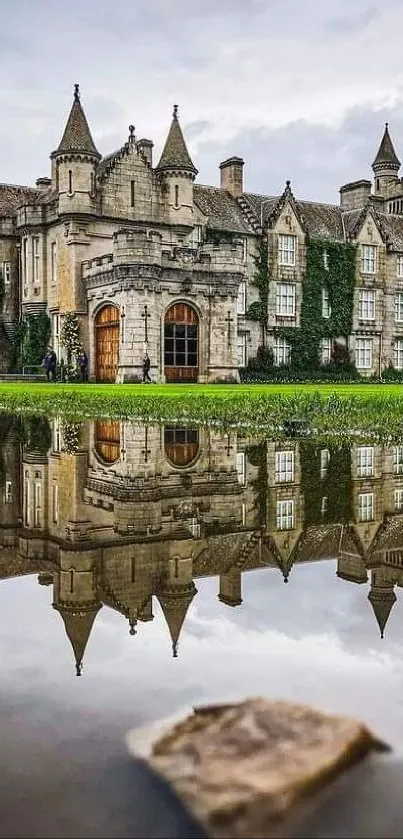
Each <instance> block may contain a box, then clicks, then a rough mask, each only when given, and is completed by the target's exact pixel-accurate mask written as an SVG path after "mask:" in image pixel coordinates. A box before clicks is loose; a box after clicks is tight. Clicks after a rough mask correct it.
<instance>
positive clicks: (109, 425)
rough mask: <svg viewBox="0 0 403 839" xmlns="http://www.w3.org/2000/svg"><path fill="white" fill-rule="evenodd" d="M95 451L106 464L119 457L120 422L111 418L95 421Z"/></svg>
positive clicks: (113, 461)
mask: <svg viewBox="0 0 403 839" xmlns="http://www.w3.org/2000/svg"><path fill="white" fill-rule="evenodd" d="M94 442H95V451H96V453H97V455H98V456H99V457H100V458H101V460H103V462H104V463H107V464H108V465H110V464H112V463H116V461H117V460H119V458H120V423H119V422H113V421H112V420H104V421H98V422H96V423H95V440H94Z"/></svg>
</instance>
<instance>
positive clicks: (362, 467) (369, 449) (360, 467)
mask: <svg viewBox="0 0 403 839" xmlns="http://www.w3.org/2000/svg"><path fill="white" fill-rule="evenodd" d="M373 474H374V447H373V446H360V447H359V448H358V449H357V475H358V477H359V478H372V476H373Z"/></svg>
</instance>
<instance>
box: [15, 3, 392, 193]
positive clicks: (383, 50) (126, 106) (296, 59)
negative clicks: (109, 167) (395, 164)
mask: <svg viewBox="0 0 403 839" xmlns="http://www.w3.org/2000/svg"><path fill="white" fill-rule="evenodd" d="M5 10H7V14H6V15H4V11H5ZM2 11H3V15H2V26H1V30H0V45H1V50H0V68H1V73H0V78H1V85H0V100H1V114H2V119H1V121H0V161H1V171H0V180H1V181H8V182H13V183H29V184H32V183H33V182H34V181H35V179H36V177H38V176H41V175H45V174H48V171H49V161H48V155H49V153H50V152H51V151H52V150H53V149H54V148H55V147H56V145H57V144H58V142H59V140H60V136H61V133H62V131H63V127H64V123H65V120H66V117H67V114H68V111H69V108H70V104H71V99H72V89H73V84H74V83H75V82H79V83H80V87H81V92H82V101H83V104H84V106H85V110H86V113H87V116H88V119H89V122H90V125H91V128H92V131H93V135H94V138H95V141H96V143H97V145H98V148H99V150H100V151H101V152H102V153H108V152H109V151H112V150H113V149H115V148H117V147H119V146H120V145H121V144H122V143H123V142H124V141H125V140H126V136H127V133H128V131H127V126H128V125H129V123H131V122H133V123H134V124H135V126H136V134H137V136H139V137H140V136H147V137H150V138H151V139H153V140H154V143H155V154H156V156H157V155H158V153H159V152H160V150H161V144H162V142H163V140H164V136H165V134H166V131H167V128H168V126H169V122H170V118H171V110H172V104H173V103H174V102H177V103H178V105H179V109H180V110H179V114H180V119H181V123H182V126H183V128H184V131H185V134H186V138H187V140H188V145H189V149H190V151H191V153H192V156H193V158H194V161H195V163H196V165H197V167H198V168H199V170H200V175H199V180H200V181H201V182H204V183H211V184H216V183H218V165H219V163H220V161H221V160H223V159H224V158H225V157H228V156H229V155H232V154H237V155H241V156H243V157H244V158H245V161H246V167H245V182H246V187H247V188H248V189H250V190H253V191H261V192H266V193H268V194H273V193H276V192H278V191H279V190H281V189H282V187H283V185H284V181H285V180H286V178H291V181H292V186H293V189H294V192H295V194H296V195H298V196H300V197H306V198H308V197H309V198H313V199H316V200H323V201H337V200H338V189H339V187H340V185H341V184H342V183H345V182H347V181H349V180H353V179H356V178H361V177H368V176H369V175H370V172H371V170H370V168H369V167H370V164H371V161H372V160H373V157H374V156H375V152H376V149H377V146H378V144H379V141H380V136H381V134H382V129H383V123H384V122H385V120H388V121H389V123H390V128H391V133H392V137H393V138H394V140H395V143H396V147H397V151H398V153H400V156H401V157H402V159H403V68H402V63H401V31H402V26H403V3H402V0H383V2H382V3H380V2H378V3H376V4H375V3H371V0H354V2H351V0H338V2H337V3H334V2H330V1H329V0H304V2H301V0H135V2H131V3H129V2H127V0H86V2H84V3H83V2H81V0H69V3H62V2H60V0H13V2H11V0H2Z"/></svg>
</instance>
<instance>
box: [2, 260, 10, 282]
mask: <svg viewBox="0 0 403 839" xmlns="http://www.w3.org/2000/svg"><path fill="white" fill-rule="evenodd" d="M3 281H4V285H10V283H11V262H3Z"/></svg>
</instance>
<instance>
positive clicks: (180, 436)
mask: <svg viewBox="0 0 403 839" xmlns="http://www.w3.org/2000/svg"><path fill="white" fill-rule="evenodd" d="M175 443H186V428H177V429H176V433H175Z"/></svg>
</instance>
